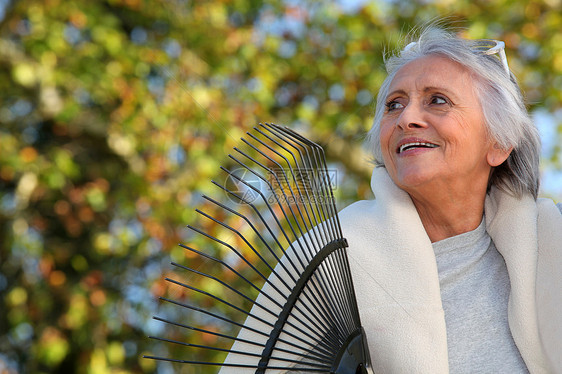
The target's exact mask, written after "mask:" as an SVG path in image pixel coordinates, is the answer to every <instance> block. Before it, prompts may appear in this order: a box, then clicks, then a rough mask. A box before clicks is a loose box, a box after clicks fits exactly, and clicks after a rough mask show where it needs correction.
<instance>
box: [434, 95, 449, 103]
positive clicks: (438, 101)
mask: <svg viewBox="0 0 562 374" xmlns="http://www.w3.org/2000/svg"><path fill="white" fill-rule="evenodd" d="M431 104H447V100H445V99H444V98H442V97H441V96H433V97H432V98H431Z"/></svg>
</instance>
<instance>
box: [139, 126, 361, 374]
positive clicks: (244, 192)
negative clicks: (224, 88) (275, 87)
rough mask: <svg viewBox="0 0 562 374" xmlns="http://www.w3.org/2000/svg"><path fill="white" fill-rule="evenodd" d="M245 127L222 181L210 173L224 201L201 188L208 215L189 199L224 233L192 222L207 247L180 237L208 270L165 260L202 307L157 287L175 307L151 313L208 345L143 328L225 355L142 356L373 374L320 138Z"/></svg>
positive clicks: (240, 367)
mask: <svg viewBox="0 0 562 374" xmlns="http://www.w3.org/2000/svg"><path fill="white" fill-rule="evenodd" d="M247 135H248V138H247V139H244V138H242V142H243V143H244V149H243V150H241V149H239V148H234V150H235V153H234V155H229V157H230V159H231V162H232V165H234V167H232V168H231V169H230V170H229V169H226V168H223V167H221V169H222V170H223V171H224V172H225V173H226V174H225V176H226V180H225V183H222V184H221V183H217V182H214V181H213V183H214V184H215V185H216V186H218V187H219V188H220V190H222V192H223V195H225V196H227V197H228V199H226V201H223V202H220V201H218V200H216V199H213V198H211V197H208V196H204V199H205V202H206V204H207V207H208V208H209V207H212V208H213V210H214V213H213V214H211V213H209V212H206V211H203V210H200V209H196V211H197V212H198V213H199V214H201V215H202V216H203V217H204V218H205V219H206V220H209V221H208V222H209V223H212V224H213V225H214V226H213V227H217V226H218V227H220V228H221V233H220V234H222V235H220V234H219V233H215V231H216V230H215V229H214V228H213V229H211V230H207V231H206V230H205V229H204V228H198V227H194V226H191V225H190V226H188V227H189V229H191V230H192V232H193V234H194V235H195V236H198V237H199V238H202V239H203V241H200V243H201V242H203V243H208V245H207V244H205V246H206V249H205V250H201V249H196V248H193V247H194V246H193V245H183V244H180V245H181V246H182V247H183V248H185V249H186V250H187V251H188V253H189V254H190V259H191V260H190V261H193V263H197V264H202V265H201V266H203V265H212V266H210V267H211V268H213V269H214V270H211V271H203V270H202V269H201V266H200V267H198V268H193V267H190V266H185V265H180V264H178V263H175V262H172V264H173V265H174V266H175V267H177V268H178V269H181V270H182V271H185V272H187V273H186V274H188V277H189V279H190V280H192V282H180V281H178V280H174V279H170V278H166V280H167V281H168V282H170V283H171V284H173V285H174V286H175V287H179V289H181V290H184V291H185V293H186V294H188V295H192V297H190V298H191V299H192V300H191V301H193V299H196V300H199V301H201V303H203V304H205V305H207V307H203V306H201V305H199V306H196V305H192V304H190V303H188V302H187V301H185V300H182V298H180V300H178V298H172V297H162V298H161V299H162V300H163V301H165V302H167V303H170V304H172V305H173V306H174V307H176V308H179V309H177V310H176V317H175V319H171V318H163V317H154V318H155V319H156V320H159V321H161V322H164V323H166V324H168V325H170V326H172V327H173V328H174V329H175V330H178V329H177V328H180V330H185V331H191V332H192V333H194V334H199V335H200V337H202V336H205V337H207V338H208V339H207V340H208V341H212V342H214V343H216V344H214V345H205V344H192V343H187V342H184V341H182V340H180V338H177V335H178V334H177V333H176V334H175V337H173V338H163V337H154V336H151V338H153V339H157V340H160V341H164V342H167V343H171V344H175V345H179V346H184V347H187V349H197V350H199V352H204V353H210V352H215V353H218V354H219V356H220V355H221V354H222V356H223V357H224V356H225V355H226V359H225V360H224V361H222V360H219V359H216V358H215V361H213V360H206V359H194V357H195V353H194V351H186V352H185V353H182V356H183V357H159V356H156V355H150V356H148V355H147V356H145V357H147V358H151V359H156V360H165V361H172V362H178V363H183V364H187V365H196V366H215V367H222V371H221V372H226V373H236V372H241V373H242V372H244V373H246V372H255V373H266V372H267V373H271V372H290V373H296V372H317V373H340V374H341V373H346V374H347V373H351V374H356V373H371V369H370V366H371V365H370V361H369V353H368V349H367V343H366V338H365V334H364V332H363V329H362V327H361V323H360V318H359V311H358V309H357V302H356V299H355V293H354V290H353V283H352V277H351V273H350V268H349V263H348V259H347V254H346V247H347V242H346V240H345V238H344V237H343V235H342V231H341V227H340V223H339V220H338V216H337V211H336V206H335V201H334V196H333V193H332V189H333V186H332V181H331V178H330V177H331V175H330V173H329V172H328V169H327V166H326V161H325V158H324V151H323V149H322V147H320V146H319V145H317V144H315V143H313V142H311V141H310V140H308V139H306V138H304V137H302V136H301V135H299V134H297V133H296V132H294V131H292V130H290V129H289V128H286V127H281V126H278V125H274V124H267V123H266V124H260V125H259V126H257V127H255V128H254V129H253V131H251V132H248V133H247ZM223 200H224V199H223ZM208 231H212V232H211V233H210V232H208ZM211 244H212V245H211ZM207 247H208V248H207ZM210 248H213V250H211V249H210ZM194 258H195V259H197V260H198V261H194V260H193V259H194ZM217 269H218V270H217ZM217 271H218V272H217ZM196 278H197V282H198V283H197V282H196V281H195V279H196ZM188 283H190V284H188ZM195 283H196V284H202V285H206V287H196V286H194V285H193V284H195ZM256 296H257V297H256ZM179 319H181V321H180V320H179ZM185 320H189V322H186V321H185ZM201 321H202V322H201ZM194 322H200V323H199V325H197V323H194ZM210 324H211V325H213V326H215V327H213V328H210V327H207V326H209V325H210ZM201 325H204V326H201ZM217 326H218V327H217ZM192 336H193V335H192ZM185 355H188V356H187V358H186V356H185ZM205 357H211V356H208V355H207V356H205Z"/></svg>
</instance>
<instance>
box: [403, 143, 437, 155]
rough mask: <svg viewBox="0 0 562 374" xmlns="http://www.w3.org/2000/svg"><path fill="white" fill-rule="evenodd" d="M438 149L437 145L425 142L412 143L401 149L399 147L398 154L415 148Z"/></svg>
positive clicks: (404, 145)
mask: <svg viewBox="0 0 562 374" xmlns="http://www.w3.org/2000/svg"><path fill="white" fill-rule="evenodd" d="M437 147H439V146H438V145H437V144H432V143H425V142H412V143H406V144H402V145H401V146H400V147H398V150H397V153H402V152H404V151H407V150H409V149H414V148H437Z"/></svg>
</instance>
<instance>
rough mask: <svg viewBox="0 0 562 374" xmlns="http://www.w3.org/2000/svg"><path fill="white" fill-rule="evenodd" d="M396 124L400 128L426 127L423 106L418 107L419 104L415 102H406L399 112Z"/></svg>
mask: <svg viewBox="0 0 562 374" xmlns="http://www.w3.org/2000/svg"><path fill="white" fill-rule="evenodd" d="M396 126H397V127H400V128H401V129H402V130H412V129H417V128H424V127H427V122H426V119H425V113H424V111H423V108H420V105H418V104H416V103H412V102H410V103H408V105H406V107H405V108H404V109H403V110H402V113H400V117H398V121H397V122H396Z"/></svg>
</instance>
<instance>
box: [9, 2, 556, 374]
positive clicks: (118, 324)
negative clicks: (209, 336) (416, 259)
mask: <svg viewBox="0 0 562 374" xmlns="http://www.w3.org/2000/svg"><path fill="white" fill-rule="evenodd" d="M338 3H342V4H343V3H344V1H342V2H314V1H304V2H300V3H299V2H294V1H286V2H282V1H274V0H271V1H267V2H265V3H264V2H259V1H255V0H232V1H221V0H214V1H182V0H105V1H101V0H99V1H87V0H65V1H63V0H19V1H11V2H8V5H7V7H6V8H5V15H4V18H3V19H2V20H0V65H1V69H0V103H1V106H0V238H2V240H1V241H0V310H2V311H3V313H0V352H1V353H0V368H3V367H8V368H11V369H14V370H19V371H21V372H29V373H47V372H68V373H71V372H75V373H109V372H111V373H129V372H131V373H138V372H154V371H157V369H158V368H160V369H165V368H167V367H169V366H167V365H166V364H156V363H154V362H152V361H150V360H146V359H142V358H141V356H142V354H143V353H147V352H155V351H157V350H158V349H162V348H161V347H159V346H158V345H155V344H154V342H153V341H151V340H149V339H147V338H146V336H147V335H149V334H152V333H154V332H157V331H158V329H159V328H160V327H159V325H158V324H157V323H155V322H151V316H152V315H154V314H156V308H157V306H158V305H157V301H156V300H157V297H158V296H162V295H166V294H169V293H170V292H171V293H172V294H178V293H181V292H183V293H185V292H186V291H185V290H184V291H180V290H177V289H172V288H171V287H170V286H168V285H167V284H166V283H164V282H163V281H162V279H163V274H164V273H168V272H171V271H172V270H173V269H171V267H170V266H169V265H168V264H169V261H170V258H172V259H174V260H177V261H183V262H189V261H190V260H191V261H195V260H194V259H193V257H190V256H191V255H190V254H189V253H187V252H186V251H185V250H183V249H181V248H179V247H178V246H177V243H179V242H182V243H186V244H192V245H204V244H203V242H202V241H201V239H200V238H197V237H196V236H194V235H192V234H190V233H188V232H186V231H187V230H186V229H185V228H184V226H185V225H186V224H187V223H194V222H199V221H200V218H199V217H198V216H197V215H196V214H195V213H194V211H193V208H194V207H195V206H198V205H200V204H201V203H202V201H201V199H200V195H201V193H202V191H204V192H205V193H208V194H211V192H210V191H214V192H213V193H215V194H220V192H219V191H217V190H216V189H214V188H213V186H212V185H211V184H210V182H209V181H210V179H212V178H215V179H220V178H223V176H222V174H220V173H219V170H218V168H219V165H224V166H229V165H230V164H231V161H228V159H227V157H226V154H227V153H228V152H230V150H231V149H232V147H233V146H235V145H236V144H237V142H238V139H239V138H240V136H242V135H243V134H244V132H245V131H246V130H247V129H248V128H250V127H251V126H253V125H254V124H256V123H258V122H260V121H261V122H269V121H271V122H275V123H282V124H285V125H289V126H292V127H293V128H295V129H296V130H298V131H301V132H302V133H303V134H305V135H307V136H309V137H311V138H313V139H315V140H317V141H318V142H319V143H320V144H323V145H324V146H325V147H326V150H327V154H328V157H329V161H330V168H333V169H335V170H337V181H336V182H337V189H336V191H335V192H336V195H337V198H338V199H339V204H340V207H343V206H344V205H346V204H347V203H348V202H350V201H352V200H355V199H358V198H368V197H369V196H370V192H369V185H368V179H369V174H370V173H369V169H370V167H369V165H368V163H367V156H365V154H364V153H362V151H361V149H360V143H361V140H362V137H363V135H364V134H365V132H366V131H367V130H368V128H369V127H370V123H371V121H372V112H373V105H372V99H373V97H374V96H375V95H376V92H377V90H378V86H379V85H380V83H381V82H382V79H383V78H384V71H383V67H382V66H383V62H382V55H383V51H384V50H388V49H392V48H393V47H394V46H395V45H396V44H397V42H398V41H399V40H400V38H401V37H402V36H403V32H404V30H408V29H409V28H410V27H412V26H413V25H416V24H417V23H418V22H419V21H420V20H422V21H423V20H430V19H433V18H435V17H442V16H449V21H450V22H452V23H453V24H456V25H460V26H462V27H464V28H465V29H464V31H462V32H463V33H464V34H466V36H468V37H472V38H482V37H491V38H496V39H502V40H505V41H506V45H507V55H508V59H509V63H510V66H511V67H512V69H513V70H514V72H515V73H516V75H517V76H518V77H519V79H520V81H521V84H522V86H523V88H524V91H525V93H526V95H527V98H528V101H529V104H530V109H531V110H539V109H540V111H542V112H541V113H543V115H542V116H541V117H537V118H540V119H541V120H544V121H545V123H544V124H539V125H541V126H542V127H541V129H543V131H545V133H546V134H551V138H550V139H546V140H548V144H550V145H549V146H548V147H547V151H545V160H544V168H545V170H546V171H556V170H560V169H561V168H562V164H561V162H562V161H561V157H560V154H561V153H560V152H561V150H560V144H562V141H560V140H561V139H560V138H561V136H562V135H560V134H561V133H562V130H561V129H562V125H561V118H562V117H561V113H562V110H561V104H560V103H561V102H562V97H561V96H562V89H561V88H562V31H561V30H562V27H561V26H562V12H561V7H562V5H561V2H560V1H559V0H544V1H536V0H535V1H520V0H519V1H511V2H508V1H503V0H494V1H476V2H474V1H468V0H462V1H454V2H453V1H446V0H443V1H430V2H429V3H430V4H428V2H427V1H425V2H421V1H419V2H418V1H411V2H402V1H369V2H364V4H362V5H361V6H359V7H357V8H354V9H347V8H345V7H343V6H340V5H338ZM297 4H298V5H297ZM544 113H550V114H549V115H544ZM545 143H546V141H545ZM547 187H548V186H547ZM545 193H546V194H550V195H552V196H554V197H557V198H560V189H559V187H558V190H556V189H555V188H553V187H552V186H551V187H550V189H546V190H545ZM200 224H201V225H206V226H205V227H206V229H208V230H210V231H211V232H212V231H213V230H216V229H217V228H216V227H215V226H216V224H213V223H209V222H204V221H202V220H201V223H200ZM216 251H217V253H218V254H219V255H220V253H221V250H220V249H216ZM204 265H205V264H197V263H195V264H193V263H192V264H191V266H193V267H198V266H204ZM223 276H225V277H227V278H228V275H227V274H223ZM211 286H212V285H211ZM187 296H189V297H192V298H194V299H196V298H199V297H200V296H196V295H193V294H191V293H188V294H187ZM193 339H195V340H196V339H203V338H201V337H193ZM194 342H195V343H196V342H197V340H196V341H194ZM200 343H201V342H200ZM170 349H171V348H170ZM219 359H220V358H219ZM176 369H177V370H180V369H179V368H176ZM184 370H185V368H184ZM204 370H207V369H204ZM202 372H203V371H202ZM207 372H208V371H207ZM211 372H212V369H211Z"/></svg>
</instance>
